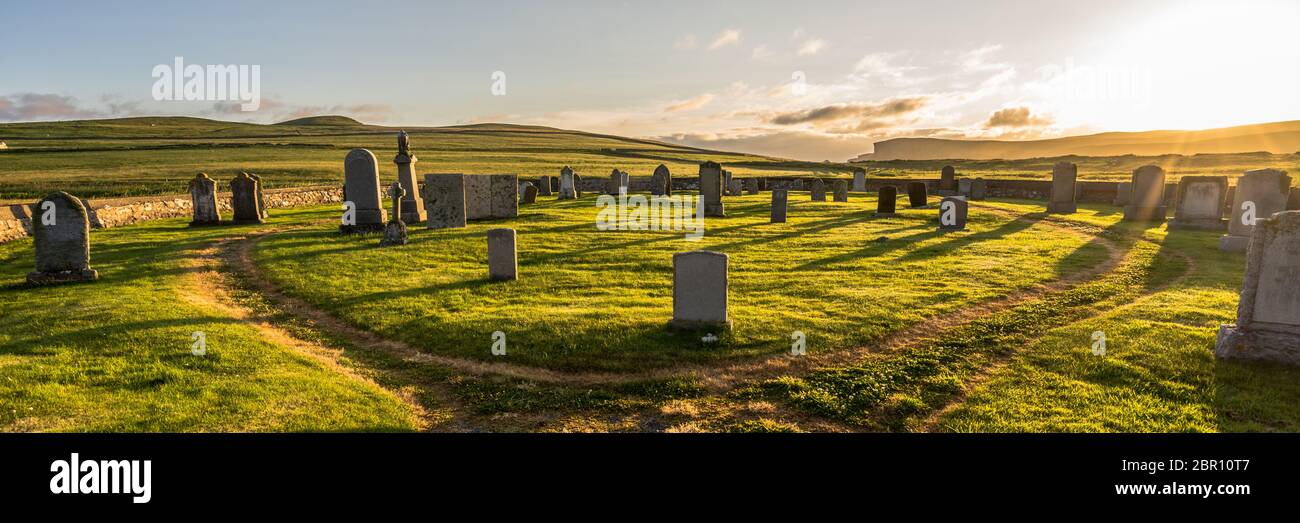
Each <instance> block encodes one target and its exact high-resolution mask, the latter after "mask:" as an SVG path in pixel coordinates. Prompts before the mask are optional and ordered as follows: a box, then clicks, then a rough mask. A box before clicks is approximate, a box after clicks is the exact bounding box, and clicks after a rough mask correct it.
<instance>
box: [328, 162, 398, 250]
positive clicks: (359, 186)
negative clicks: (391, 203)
mask: <svg viewBox="0 0 1300 523" xmlns="http://www.w3.org/2000/svg"><path fill="white" fill-rule="evenodd" d="M381 199H382V197H381V196H380V195H379V161H378V160H376V159H375V155H374V153H371V152H370V151H368V150H365V149H353V150H351V151H349V152H348V155H347V156H346V157H344V158H343V201H345V202H352V205H353V209H354V210H355V214H354V218H355V220H356V222H355V224H354V225H340V226H339V231H341V232H343V233H346V234H351V233H358V232H379V231H382V230H383V229H384V221H385V220H387V219H388V217H387V216H385V215H384V204H383V202H382V201H381Z"/></svg>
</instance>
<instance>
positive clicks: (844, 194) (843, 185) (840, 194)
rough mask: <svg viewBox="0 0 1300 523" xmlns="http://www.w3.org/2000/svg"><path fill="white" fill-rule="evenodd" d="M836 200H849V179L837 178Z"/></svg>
mask: <svg viewBox="0 0 1300 523" xmlns="http://www.w3.org/2000/svg"><path fill="white" fill-rule="evenodd" d="M834 198H835V201H837V202H841V203H843V202H847V201H849V182H848V180H835V196H834Z"/></svg>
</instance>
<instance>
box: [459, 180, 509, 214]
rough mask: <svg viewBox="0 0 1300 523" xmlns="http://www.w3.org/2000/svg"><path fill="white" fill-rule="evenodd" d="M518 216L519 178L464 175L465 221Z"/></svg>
mask: <svg viewBox="0 0 1300 523" xmlns="http://www.w3.org/2000/svg"><path fill="white" fill-rule="evenodd" d="M516 216H519V176H517V175H514V174H468V175H465V219H467V220H482V219H491V218H514V217H516Z"/></svg>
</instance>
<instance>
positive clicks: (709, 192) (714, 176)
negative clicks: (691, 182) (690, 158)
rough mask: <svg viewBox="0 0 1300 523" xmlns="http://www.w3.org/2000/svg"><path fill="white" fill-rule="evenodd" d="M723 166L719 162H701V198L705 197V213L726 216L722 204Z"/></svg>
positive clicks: (706, 214)
mask: <svg viewBox="0 0 1300 523" xmlns="http://www.w3.org/2000/svg"><path fill="white" fill-rule="evenodd" d="M722 181H723V180H722V166H721V165H719V164H718V163H717V162H712V161H709V162H704V163H702V164H700V198H703V199H704V215H705V216H717V217H725V216H726V215H727V213H726V210H725V209H724V208H723V206H722V191H723V187H722Z"/></svg>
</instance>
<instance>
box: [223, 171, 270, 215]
mask: <svg viewBox="0 0 1300 523" xmlns="http://www.w3.org/2000/svg"><path fill="white" fill-rule="evenodd" d="M260 192H261V183H260V182H259V181H258V180H257V178H255V177H254V176H253V175H250V174H248V173H239V175H238V176H236V177H235V178H234V179H233V180H230V207H231V209H233V210H234V214H235V223H262V221H263V220H262V216H263V215H262V207H261V205H260V204H261V202H260V201H259V198H258V197H257V195H258V194H259V193H260Z"/></svg>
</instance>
